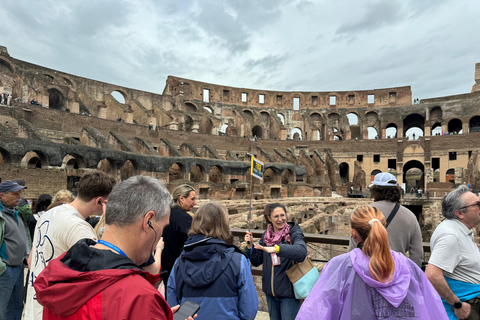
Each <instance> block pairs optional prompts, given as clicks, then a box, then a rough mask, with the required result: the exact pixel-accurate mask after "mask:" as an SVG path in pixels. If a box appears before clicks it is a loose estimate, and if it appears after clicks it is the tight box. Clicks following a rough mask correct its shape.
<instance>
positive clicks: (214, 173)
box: [208, 166, 223, 183]
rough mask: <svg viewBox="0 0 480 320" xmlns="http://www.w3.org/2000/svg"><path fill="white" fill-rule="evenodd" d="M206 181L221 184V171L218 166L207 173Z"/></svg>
mask: <svg viewBox="0 0 480 320" xmlns="http://www.w3.org/2000/svg"><path fill="white" fill-rule="evenodd" d="M208 180H209V181H210V182H213V183H222V182H223V170H222V168H221V167H220V166H213V167H212V168H211V169H210V172H209V173H208Z"/></svg>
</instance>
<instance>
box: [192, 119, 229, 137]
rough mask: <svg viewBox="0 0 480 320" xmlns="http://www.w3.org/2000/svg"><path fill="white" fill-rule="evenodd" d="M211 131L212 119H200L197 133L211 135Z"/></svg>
mask: <svg viewBox="0 0 480 320" xmlns="http://www.w3.org/2000/svg"><path fill="white" fill-rule="evenodd" d="M225 129H226V128H225ZM212 130H213V122H212V119H209V118H207V117H202V118H201V120H200V126H199V128H198V132H199V133H204V134H212ZM224 132H225V131H224Z"/></svg>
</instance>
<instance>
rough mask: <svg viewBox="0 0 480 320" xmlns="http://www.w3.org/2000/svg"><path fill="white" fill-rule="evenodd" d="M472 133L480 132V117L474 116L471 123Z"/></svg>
mask: <svg viewBox="0 0 480 320" xmlns="http://www.w3.org/2000/svg"><path fill="white" fill-rule="evenodd" d="M468 126H469V131H470V132H480V116H473V117H471V118H470V121H469V125H468Z"/></svg>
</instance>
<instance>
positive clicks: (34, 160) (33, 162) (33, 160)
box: [27, 157, 42, 169]
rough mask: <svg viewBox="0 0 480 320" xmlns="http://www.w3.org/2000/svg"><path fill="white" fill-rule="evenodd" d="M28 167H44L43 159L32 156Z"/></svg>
mask: <svg viewBox="0 0 480 320" xmlns="http://www.w3.org/2000/svg"><path fill="white" fill-rule="evenodd" d="M27 168H28V169H41V168H42V160H40V158H39V157H31V158H30V160H28V164H27Z"/></svg>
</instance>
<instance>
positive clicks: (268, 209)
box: [263, 202, 287, 223]
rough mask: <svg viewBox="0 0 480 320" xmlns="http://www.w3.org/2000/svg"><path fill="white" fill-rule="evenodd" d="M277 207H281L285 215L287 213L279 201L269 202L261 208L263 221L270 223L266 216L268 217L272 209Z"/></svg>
mask: <svg viewBox="0 0 480 320" xmlns="http://www.w3.org/2000/svg"><path fill="white" fill-rule="evenodd" d="M277 208H282V209H283V211H285V215H286V214H287V208H285V206H284V205H283V204H281V203H278V202H275V203H270V204H267V205H266V206H265V209H263V216H264V217H265V221H266V222H267V223H272V222H271V221H270V220H268V218H270V215H271V214H272V212H273V210H275V209H277Z"/></svg>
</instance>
